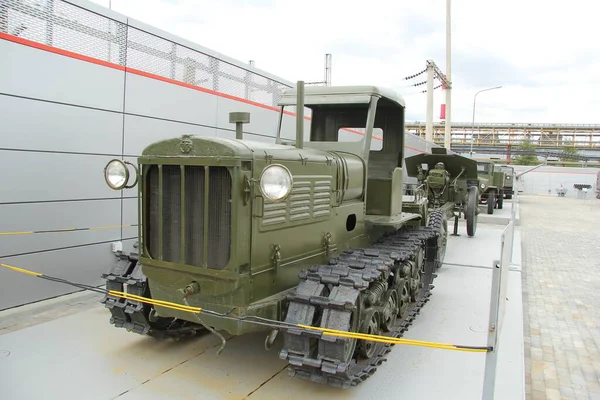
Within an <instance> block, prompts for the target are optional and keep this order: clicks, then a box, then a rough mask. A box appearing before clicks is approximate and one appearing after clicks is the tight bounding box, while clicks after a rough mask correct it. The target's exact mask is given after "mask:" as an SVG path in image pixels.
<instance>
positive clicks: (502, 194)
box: [498, 190, 504, 210]
mask: <svg viewBox="0 0 600 400" xmlns="http://www.w3.org/2000/svg"><path fill="white" fill-rule="evenodd" d="M503 204H504V192H503V191H502V190H501V191H500V193H499V194H498V210H502V205H503Z"/></svg>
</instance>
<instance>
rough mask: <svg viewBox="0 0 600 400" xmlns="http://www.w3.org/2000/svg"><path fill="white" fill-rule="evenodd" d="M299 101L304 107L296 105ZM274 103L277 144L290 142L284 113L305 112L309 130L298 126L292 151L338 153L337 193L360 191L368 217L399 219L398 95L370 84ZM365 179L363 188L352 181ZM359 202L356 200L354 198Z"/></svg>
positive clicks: (292, 94)
mask: <svg viewBox="0 0 600 400" xmlns="http://www.w3.org/2000/svg"><path fill="white" fill-rule="evenodd" d="M302 97H303V101H304V103H303V107H298V102H299V101H301V100H299V99H300V98H302ZM279 105H280V106H281V108H282V112H281V114H280V119H279V124H278V130H277V143H284V144H285V143H286V142H287V143H288V144H290V145H291V144H293V143H294V141H293V140H292V139H291V138H285V137H284V135H285V133H284V128H285V126H284V121H283V115H285V114H288V113H293V112H296V113H298V114H297V115H298V118H297V120H300V116H301V114H303V113H304V112H305V110H306V113H307V114H310V117H309V118H306V119H310V129H309V130H308V135H306V139H305V138H304V131H305V126H304V123H306V122H304V123H303V124H302V125H303V126H302V129H298V127H297V132H299V133H297V135H296V140H295V146H296V147H307V148H314V149H320V150H326V151H330V152H332V154H337V155H343V159H344V161H343V162H342V163H341V164H340V171H339V172H340V173H339V176H340V177H341V179H338V180H339V182H338V183H339V187H338V192H339V196H341V197H342V198H343V197H344V196H346V195H348V194H349V193H348V191H349V190H359V191H360V192H361V193H360V199H361V200H362V201H365V202H366V215H367V218H368V219H370V220H371V222H373V223H383V224H390V226H394V225H396V224H397V223H399V222H400V219H401V218H402V217H401V215H402V194H403V190H402V187H403V185H402V159H403V156H404V110H405V103H404V100H403V99H402V97H401V96H399V95H398V94H396V93H395V92H393V91H390V90H387V89H382V88H379V87H375V86H340V87H307V88H305V89H304V93H303V96H298V93H297V90H296V89H291V90H289V91H286V92H285V93H284V94H283V96H282V98H281V100H280V101H279ZM363 179H366V188H365V189H363V188H364V186H365V185H358V184H356V185H353V181H354V182H356V183H358V181H361V183H362V180H363ZM357 200H358V198H357Z"/></svg>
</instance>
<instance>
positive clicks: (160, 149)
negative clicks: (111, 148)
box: [140, 135, 331, 162]
mask: <svg viewBox="0 0 600 400" xmlns="http://www.w3.org/2000/svg"><path fill="white" fill-rule="evenodd" d="M273 140H274V139H273ZM265 157H272V158H273V159H276V160H281V161H285V160H296V161H297V160H306V159H310V160H311V161H317V162H327V161H331V155H330V154H329V153H328V152H326V151H322V150H318V149H311V148H308V147H306V148H302V149H297V148H296V147H294V146H288V145H284V144H275V143H268V142H262V141H261V142H259V141H253V140H247V139H244V140H243V141H240V140H237V139H225V138H219V137H205V136H194V135H183V136H180V137H176V138H172V139H165V140H161V141H158V142H155V143H152V144H150V145H149V146H147V147H146V148H145V149H144V150H143V152H142V155H141V156H140V161H142V162H144V161H148V160H155V159H181V160H182V161H183V160H185V159H186V158H204V159H207V158H208V159H214V160H223V161H225V160H252V159H255V158H262V159H265Z"/></svg>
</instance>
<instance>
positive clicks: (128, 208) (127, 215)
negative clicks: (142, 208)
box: [123, 187, 138, 238]
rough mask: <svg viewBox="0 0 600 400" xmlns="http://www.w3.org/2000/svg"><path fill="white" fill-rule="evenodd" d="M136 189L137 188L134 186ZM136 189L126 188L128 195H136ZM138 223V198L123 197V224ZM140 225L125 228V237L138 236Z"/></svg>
mask: <svg viewBox="0 0 600 400" xmlns="http://www.w3.org/2000/svg"><path fill="white" fill-rule="evenodd" d="M134 189H137V187H136V188H134ZM134 189H129V190H126V191H125V193H126V194H127V195H132V196H133V195H135V194H134V193H133V191H134ZM137 224H138V199H137V198H135V199H123V225H137ZM137 236H138V227H137V226H130V227H126V228H123V238H133V237H134V238H137Z"/></svg>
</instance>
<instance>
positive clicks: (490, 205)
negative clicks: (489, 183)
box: [487, 190, 496, 214]
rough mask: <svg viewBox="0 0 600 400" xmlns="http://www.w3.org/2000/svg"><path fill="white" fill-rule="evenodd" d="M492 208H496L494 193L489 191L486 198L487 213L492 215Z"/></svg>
mask: <svg viewBox="0 0 600 400" xmlns="http://www.w3.org/2000/svg"><path fill="white" fill-rule="evenodd" d="M494 207H496V192H495V191H493V190H490V193H489V194H488V198H487V213H488V214H493V213H494Z"/></svg>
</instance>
